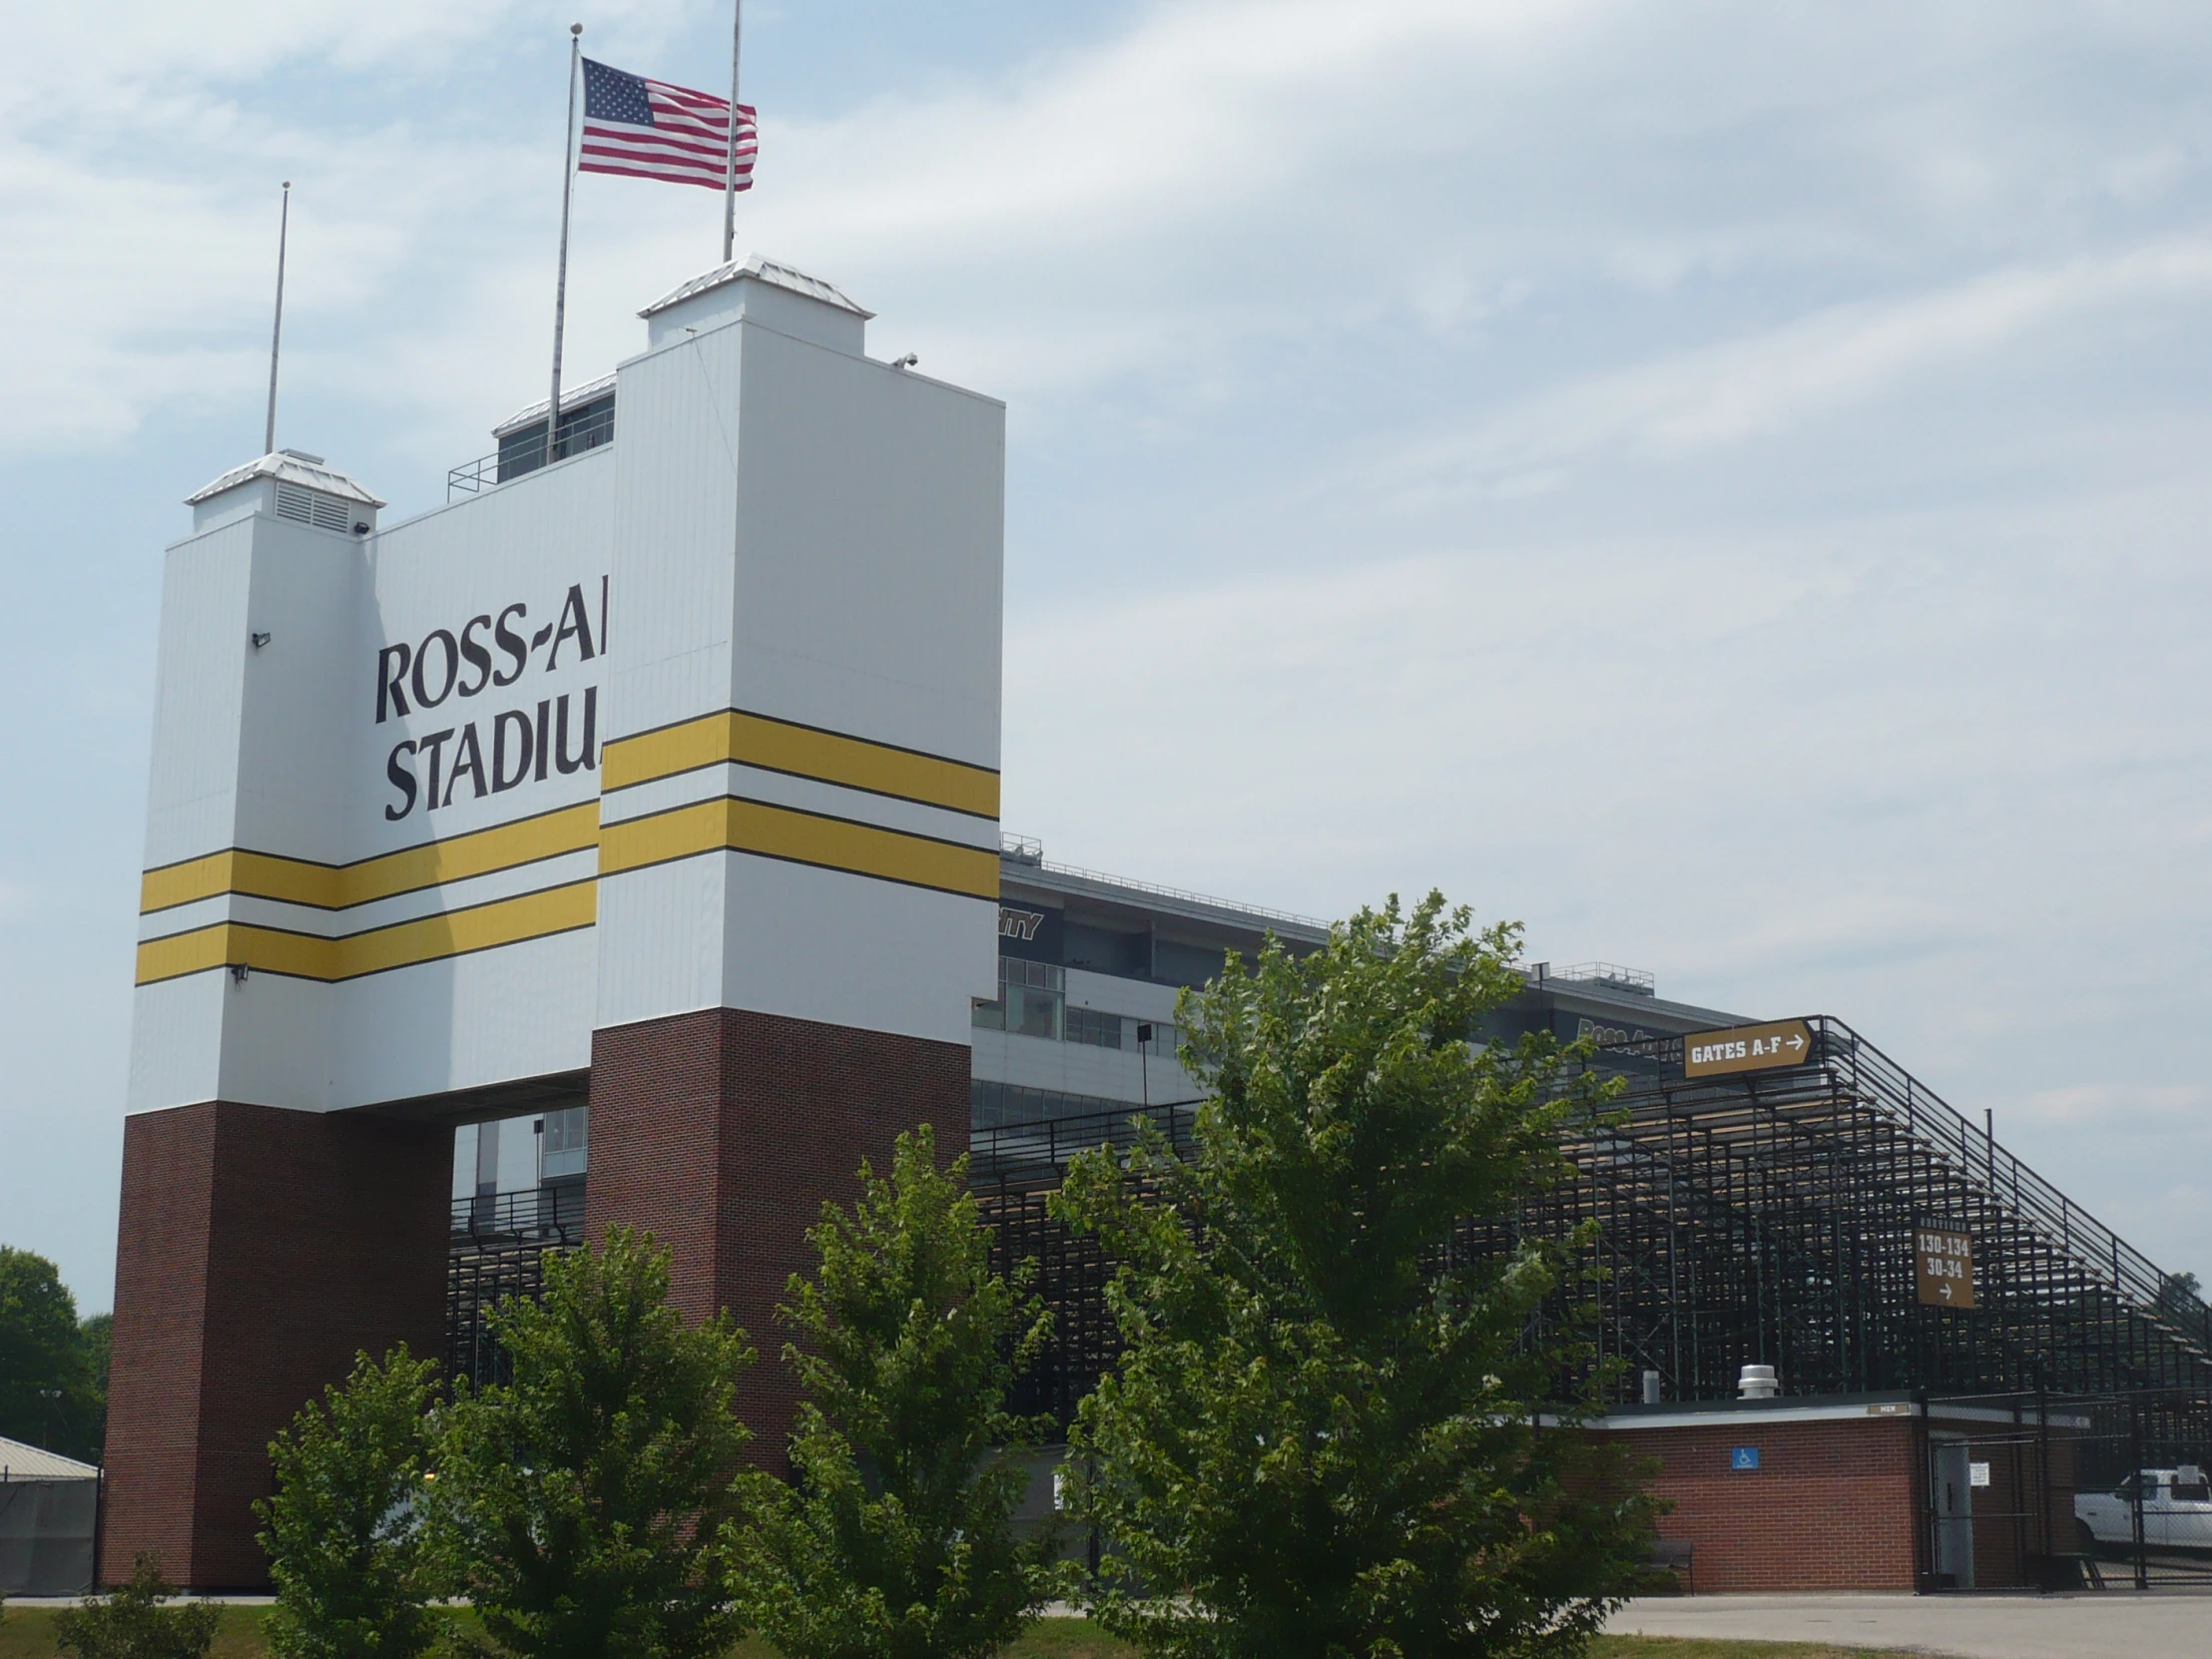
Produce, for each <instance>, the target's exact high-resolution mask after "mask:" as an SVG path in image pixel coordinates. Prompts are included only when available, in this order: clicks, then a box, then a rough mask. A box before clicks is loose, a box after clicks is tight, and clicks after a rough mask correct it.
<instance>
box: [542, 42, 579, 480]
mask: <svg viewBox="0 0 2212 1659" xmlns="http://www.w3.org/2000/svg"><path fill="white" fill-rule="evenodd" d="M583 56H584V26H583V25H582V24H581V23H571V24H570V25H569V26H568V125H567V126H565V127H563V128H562V129H561V275H560V278H559V280H558V281H556V282H555V283H554V286H553V395H552V396H551V397H550V398H548V399H547V400H546V405H545V464H546V465H548V466H551V465H552V464H553V462H554V460H555V458H556V457H555V455H554V452H553V440H554V438H555V437H556V436H558V435H559V433H560V430H561V334H562V331H563V330H564V329H565V327H566V326H567V323H568V210H569V205H570V203H571V202H573V201H574V200H575V197H576V79H577V75H578V73H579V71H580V68H581V64H582V60H583Z"/></svg>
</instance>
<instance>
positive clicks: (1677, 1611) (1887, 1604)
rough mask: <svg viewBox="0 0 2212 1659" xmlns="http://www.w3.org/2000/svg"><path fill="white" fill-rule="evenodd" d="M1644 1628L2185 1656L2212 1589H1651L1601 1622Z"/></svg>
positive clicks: (2041, 1656) (2211, 1625) (1979, 1649)
mask: <svg viewBox="0 0 2212 1659" xmlns="http://www.w3.org/2000/svg"><path fill="white" fill-rule="evenodd" d="M1605 1628H1606V1629H1607V1630H1610V1631H1619V1632H1625V1633H1630V1634H1642V1635H1646V1636H1718V1637H1727V1638H1732V1639H1736V1640H1743V1641H1768V1642H1833V1643H1834V1644H1836V1645H1837V1646H1838V1647H1880V1648H1908V1649H1918V1650H1919V1651H1921V1652H1923V1653H1944V1654H1964V1655H1967V1656H1969V1659H2169V1656H2170V1659H2183V1656H2185V1655H2188V1654H2192V1653H2196V1654H2207V1653H2212V1596H2204V1595H2187V1594H2179V1595H2160V1594H2158V1593H2156V1592H2152V1593H2150V1594H2147V1595H2145V1594H2141V1593H2138V1592H2136V1591H2133V1590H2107V1591H2105V1592H2103V1593H2102V1594H2098V1593H2096V1592H2094V1591H2086V1592H2083V1593H2080V1594H2076V1595H2051V1596H2039V1595H1959V1596H1909V1595H1833V1596H1767V1595H1725V1596H1720V1595H1713V1596H1652V1597H1648V1598H1642V1599H1639V1600H1636V1601H1631V1602H1630V1603H1629V1604H1628V1605H1627V1606H1626V1607H1624V1608H1622V1609H1621V1610H1620V1611H1619V1612H1618V1613H1615V1614H1614V1615H1613V1618H1612V1622H1611V1623H1609V1624H1608V1625H1607V1626H1606V1627H1605Z"/></svg>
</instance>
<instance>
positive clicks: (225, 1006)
mask: <svg viewBox="0 0 2212 1659" xmlns="http://www.w3.org/2000/svg"><path fill="white" fill-rule="evenodd" d="M641 314H642V315H643V316H644V317H645V319H646V322H647V340H646V349H645V350H644V352H643V353H642V354H641V355H639V356H637V357H634V358H632V359H630V360H629V361H627V362H625V363H623V364H622V365H621V366H620V367H619V368H618V370H617V371H616V374H615V376H614V381H613V394H612V395H613V407H612V421H611V424H605V423H602V422H601V421H599V420H597V419H594V420H593V421H592V422H591V423H590V424H589V426H588V429H587V428H586V427H583V426H574V425H573V423H574V416H573V415H572V414H570V413H568V411H569V410H570V409H572V408H573V407H574V406H575V405H574V404H572V403H571V402H570V400H567V399H564V419H563V422H562V433H561V439H560V440H559V442H557V444H556V447H555V452H554V458H553V460H552V463H551V464H549V465H543V464H538V463H540V462H542V461H543V460H544V445H543V417H542V414H541V415H540V416H539V417H538V424H537V425H536V426H535V427H534V428H533V427H532V426H530V424H529V423H528V422H527V421H525V422H524V424H523V427H522V431H521V437H520V440H519V441H518V440H517V438H516V437H515V435H514V434H512V433H510V434H509V436H508V437H507V439H506V440H505V442H504V443H503V448H504V449H506V450H507V451H508V453H507V455H506V456H505V457H504V461H505V464H504V465H503V467H502V472H501V476H502V478H503V479H504V480H505V481H502V482H498V483H496V484H495V485H492V486H490V487H486V488H483V489H481V490H479V491H478V492H476V493H473V494H470V495H467V496H464V497H463V498H462V499H460V500H457V501H454V502H452V503H451V504H449V505H448V506H446V507H444V508H441V509H438V510H436V511H433V512H429V513H425V514H423V515H421V516H420V517H418V518H413V519H410V520H407V521H405V522H403V523H398V524H393V525H389V526H382V525H380V524H379V522H378V517H377V514H378V509H379V507H380V506H381V503H380V502H379V501H377V499H376V498H375V497H374V496H373V495H372V494H371V493H370V492H369V491H368V490H366V489H364V488H362V487H361V486H360V485H359V484H357V483H356V482H354V481H353V480H352V479H351V478H349V477H346V476H345V475H344V474H342V473H340V472H337V471H334V470H332V469H330V468H328V467H325V466H323V465H322V464H320V463H319V462H316V461H313V460H312V459H310V458H307V457H303V456H298V455H294V454H289V453H278V454H276V455H269V456H264V457H262V458H261V459H260V460H258V461H256V462H254V463H253V464H251V465H249V466H246V467H242V468H239V469H238V470H237V471H235V472H232V473H228V474H226V475H225V476H224V477H222V478H220V479H218V480H217V481H216V482H215V483H213V484H211V485H210V486H209V487H208V488H207V489H205V490H203V491H201V492H200V493H199V494H198V495H196V496H194V497H193V498H192V503H191V504H192V506H193V510H194V524H193V534H192V535H191V536H190V537H188V538H187V539H186V540H184V541H182V542H180V543H178V544H177V545H176V546H175V547H173V548H172V549H171V550H170V553H169V560H168V567H167V573H166V577H165V587H164V595H163V609H162V635H161V659H160V669H159V692H158V696H157V700H156V714H155V740H154V761H153V779H152V790H151V800H150V803H149V809H148V826H147V850H146V875H145V882H144V893H143V915H142V918H141V934H140V936H141V943H140V946H139V955H138V992H137V1012H136V1018H135V1025H134V1032H133V1041H132V1056H131V1098H130V1111H131V1117H130V1119H129V1123H128V1129H127V1133H126V1137H125V1153H124V1178H123V1217H122V1229H121V1241H120V1256H119V1266H118V1282H117V1293H116V1298H117V1299H116V1333H115V1362H114V1367H115V1369H114V1386H113V1404H112V1407H111V1418H110V1421H111V1427H110V1431H109V1449H108V1461H109V1467H110V1478H111V1501H110V1518H109V1521H108V1525H107V1529H106V1544H105V1548H104V1559H105V1570H106V1571H108V1572H110V1573H111V1574H112V1573H114V1572H115V1571H116V1570H118V1564H119V1563H120V1564H121V1567H122V1568H124V1569H127V1568H128V1565H129V1562H130V1560H131V1558H132V1556H133V1554H134V1552H135V1551H137V1550H140V1549H149V1548H151V1549H156V1550H159V1551H160V1552H161V1554H162V1556H163V1559H164V1560H165V1562H166V1563H168V1567H169V1571H170V1572H171V1574H172V1576H173V1577H176V1578H179V1579H180V1580H181V1581H183V1582H185V1583H187V1584H190V1585H193V1586H196V1587H219V1586H246V1585H254V1584H259V1583H261V1582H263V1581H264V1580H265V1577H266V1569H265V1566H264V1563H263V1562H262V1560H261V1557H260V1554H259V1552H258V1550H257V1548H256V1546H255V1545H254V1543H253V1531H254V1525H255V1523H254V1521H253V1518H252V1514H251V1509H250V1504H251V1501H252V1499H253V1498H254V1497H255V1496H257V1495H259V1494H260V1493H261V1492H263V1491H264V1490H266V1488H267V1478H268V1475H267V1464H266V1457H265V1456H264V1454H263V1451H262V1448H263V1447H264V1446H265V1445H266V1444H267V1441H268V1439H269V1437H270V1434H271V1433H272V1432H273V1431H274V1429H275V1428H276V1427H277V1425H278V1424H279V1423H280V1422H282V1421H283V1420H284V1419H285V1418H287V1417H288V1416H289V1414H290V1413H291V1411H293V1410H294V1409H296V1407H297V1406H298V1404H299V1403H300V1401H301V1400H303V1399H304V1398H306V1397H307V1396H308V1395H309V1394H310V1393H312V1392H313V1391H314V1390H315V1389H317V1388H318V1387H319V1386H320V1385H321V1383H323V1382H325V1381H327V1380H329V1379H332V1378H335V1377H337V1376H340V1375H342V1374H343V1372H344V1371H345V1370H346V1368H347V1366H348V1365H349V1364H350V1361H351V1358H352V1356H353V1354H354V1352H355V1351H356V1350H357V1349H360V1348H364V1347H365V1348H369V1349H371V1350H372V1351H378V1352H380V1351H381V1350H382V1348H384V1347H386V1346H388V1345H389V1344H391V1343H393V1342H396V1341H399V1340H401V1339H404V1340H406V1341H408V1342H409V1343H411V1344H412V1345H413V1347H414V1348H415V1349H416V1350H417V1352H432V1353H435V1352H437V1351H438V1349H439V1347H440V1334H441V1332H442V1328H443V1318H444V1272H445V1232H446V1226H447V1214H446V1208H447V1196H448V1181H449V1165H450V1159H451V1138H452V1127H453V1125H454V1124H455V1123H456V1122H461V1121H467V1120H469V1119H471V1118H474V1117H488V1116H493V1115H497V1114H499V1113H501V1112H512V1111H515V1110H521V1109H525V1108H526V1107H527V1106H528V1105H530V1104H531V1103H533V1102H537V1101H546V1102H559V1103H568V1102H581V1101H583V1100H585V1099H587V1098H588V1100H589V1102H590V1106H591V1119H592V1123H591V1137H592V1155H591V1178H590V1189H589V1196H588V1219H587V1228H588V1231H589V1232H591V1233H592V1234H593V1235H594V1236H597V1235H598V1234H599V1233H601V1232H603V1231H604V1229H605V1228H606V1227H607V1226H608V1225H610V1224H612V1223H618V1222H620V1223H633V1224H637V1225H640V1226H645V1227H650V1228H651V1229H652V1230H653V1231H654V1232H655V1233H656V1235H657V1236H659V1237H660V1238H661V1239H662V1240H663V1242H665V1243H667V1244H668V1245H669V1246H670V1247H671V1248H672V1249H673V1251H674V1253H675V1265H674V1275H675V1288H676V1295H677V1298H678V1300H679V1302H680V1303H681V1304H682V1305H683V1306H684V1307H685V1308H686V1309H687V1310H688V1311H690V1312H692V1313H694V1314H704V1313H707V1312H709V1311H712V1310H713V1309H716V1308H722V1307H727V1308H730V1309H732V1310H734V1311H735V1312H736V1313H737V1315H738V1317H739V1319H740V1320H741V1322H742V1323H744V1324H746V1325H747V1326H748V1327H749V1328H751V1329H753V1330H756V1331H762V1330H765V1329H766V1314H767V1310H768V1308H769V1307H770V1306H771V1305H772V1304H773V1301H774V1299H775V1297H776V1295H777V1294H779V1292H780V1291H781V1287H782V1284H783V1279H784V1276H785V1274H786V1273H788V1272H789V1271H790V1269H791V1268H792V1267H793V1266H795V1265H797V1263H798V1261H799V1253H800V1250H801V1243H802V1241H801V1239H800V1236H799V1235H800V1232H801V1230H802V1229H803V1228H804V1227H805V1226H806V1225H808V1224H809V1223H810V1222H811V1221H812V1219H813V1217H814V1214H815V1212H816V1210H817V1209H818V1207H819V1205H820V1203H821V1200H822V1199H823V1198H824V1197H825V1196H830V1195H832V1194H836V1193H841V1192H843V1191H844V1190H846V1187H847V1184H848V1183H849V1181H850V1178H851V1172H852V1170H853V1169H854V1167H855V1166H856V1165H857V1164H858V1162H859V1160H860V1159H861V1157H862V1156H873V1157H876V1158H877V1159H878V1160H880V1159H881V1158H882V1156H883V1155H884V1154H885V1152H886V1151H887V1148H888V1144H889V1141H890V1139H891V1137H892V1136H893V1134H894V1133H895V1132H896V1131H897V1130H899V1129H901V1128H904V1127H906V1126H908V1125H910V1124H913V1123H916V1122H921V1121H930V1122H933V1123H934V1124H935V1125H936V1126H937V1128H938V1131H939V1145H940V1147H943V1148H945V1149H947V1150H948V1151H956V1150H957V1149H958V1148H959V1146H960V1145H961V1144H963V1143H964V1139H965V1132H966V1123H967V1109H968V1105H967V1095H968V1031H969V1006H970V999H971V998H974V997H986V998H987V997H989V996H990V995H992V994H993V993H994V990H995V985H996V932H997V922H996V899H997V882H998V861H997V851H998V823H997V820H998V771H997V769H998V745H999V701H1000V576H1001V559H1002V523H1003V488H1004V409H1003V406H1002V405H1001V404H999V403H998V402H996V401H994V400H992V399H990V398H986V397H982V396H978V395H976V394H975V393H972V392H967V391H963V390H960V389H958V388H956V387H953V386H949V385H946V384H943V383H941V382H939V381H935V380H931V379H928V378H926V377H924V376H922V375H919V374H916V373H914V372H911V371H910V370H909V369H906V368H901V367H898V366H895V365H892V364H887V363H882V362H877V361H874V360H872V359H870V358H869V357H867V356H866V354H865V352H864V349H863V332H864V327H865V323H866V319H867V317H868V315H869V313H868V312H866V311H863V310H861V309H860V308H859V307H858V306H857V305H855V304H854V303H853V302H852V301H851V300H850V299H848V298H846V297H845V296H844V295H843V294H842V293H840V292H838V291H837V289H836V288H834V287H832V286H831V285H830V284H829V283H827V282H824V281H821V280H819V279H817V278H814V277H807V276H804V275H802V274H800V273H798V272H795V271H791V270H789V269H787V268H784V267H781V266H777V265H774V264H771V263H768V262H765V261H762V260H760V259H758V258H755V259H751V260H747V261H745V262H743V263H741V264H737V265H732V266H726V267H724V268H722V269H720V270H717V271H714V272H711V273H709V274H708V275H706V276H704V277H699V278H697V279H695V280H693V281H690V282H687V283H685V284H683V285H682V286H681V287H679V288H677V289H676V290H675V291H674V292H672V293H670V294H668V295H667V296H666V297H665V298H663V299H661V300H659V301H657V302H656V303H655V304H653V305H651V306H649V307H647V309H646V310H645V311H644V312H643V313H641ZM585 389H586V392H587V393H588V394H589V396H590V398H591V399H592V400H593V403H594V413H595V415H596V414H597V413H598V412H599V406H600V405H603V403H604V401H605V395H606V394H605V392H604V389H603V388H600V387H591V388H585ZM510 425H512V423H510ZM572 428H573V429H572ZM773 1371H774V1368H773V1367H764V1368H760V1369H759V1370H758V1371H757V1372H756V1373H755V1374H754V1378H753V1381H752V1383H751V1384H750V1386H751V1388H752V1396H751V1397H750V1399H749V1401H748V1403H749V1407H750V1408H751V1411H752V1414H753V1417H754V1419H755V1425H756V1428H757V1429H764V1430H767V1433H766V1434H764V1440H766V1441H767V1442H768V1443H776V1442H777V1435H776V1425H777V1422H778V1420H779V1419H780V1418H781V1416H782V1415H783V1413H784V1412H785V1411H786V1410H788V1405H789V1402H788V1400H786V1399H785V1398H784V1396H783V1393H782V1391H781V1388H780V1385H779V1384H778V1383H777V1381H776V1379H775V1378H774V1377H773V1376H772V1375H771V1374H772V1373H773Z"/></svg>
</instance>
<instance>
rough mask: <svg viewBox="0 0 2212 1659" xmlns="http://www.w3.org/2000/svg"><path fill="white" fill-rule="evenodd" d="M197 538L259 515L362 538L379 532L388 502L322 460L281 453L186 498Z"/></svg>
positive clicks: (228, 474)
mask: <svg viewBox="0 0 2212 1659" xmlns="http://www.w3.org/2000/svg"><path fill="white" fill-rule="evenodd" d="M185 504H186V505H187V506H189V507H191V508H192V527H193V530H194V532H195V533H196V534H197V533H198V532H200V531H203V530H212V529H215V528H217V527H218V526H220V525H224V524H229V523H232V522H234V521H236V520H238V519H241V518H249V517H252V516H253V515H254V514H255V513H258V512H259V513H272V514H274V515H275V516H276V517H277V518H281V519H288V520H290V521H291V522H292V523H294V524H308V525H312V526H313V527H314V528H315V529H317V530H333V531H336V532H337V533H338V534H339V535H343V534H345V533H346V532H347V531H349V530H350V531H353V532H354V533H355V534H361V533H363V530H362V527H363V526H366V528H367V529H368V530H374V529H375V528H376V509H377V508H379V507H381V506H382V505H383V502H381V501H379V500H377V499H376V497H375V496H373V495H371V494H369V492H368V491H367V490H365V489H363V488H362V487H361V485H360V481H359V480H358V479H355V478H349V477H347V476H346V475H345V474H344V473H342V472H340V471H338V470H337V469H336V468H335V467H332V466H330V465H328V464H327V463H325V462H324V461H322V460H321V459H320V458H319V457H316V456H313V455H306V454H302V453H301V452H300V451H298V450H296V449H279V450H277V451H276V452H275V453H273V454H269V455H264V456H262V457H261V458H260V459H259V460H254V461H249V462H247V464H246V465H244V466H238V467H233V468H232V469H231V470H230V471H229V472H226V473H225V474H224V475H223V476H222V477H220V478H218V479H217V480H216V481H215V482H214V483H212V484H210V485H208V487H207V488H206V489H202V490H195V491H194V492H193V493H192V494H191V495H189V496H187V497H186V498H185Z"/></svg>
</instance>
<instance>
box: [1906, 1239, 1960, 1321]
mask: <svg viewBox="0 0 2212 1659" xmlns="http://www.w3.org/2000/svg"><path fill="white" fill-rule="evenodd" d="M1913 1282H1914V1285H1915V1287H1916V1288H1917V1289H1918V1290H1919V1292H1920V1297H1921V1301H1922V1302H1923V1303H1925V1304H1927V1306H1929V1307H1931V1308H1971V1307H1972V1306H1973V1239H1972V1238H1971V1237H1970V1236H1969V1235H1967V1234H1964V1233H1952V1232H1949V1231H1947V1230H1945V1229H1943V1228H1939V1227H1916V1228H1915V1229H1914V1230H1913Z"/></svg>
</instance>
